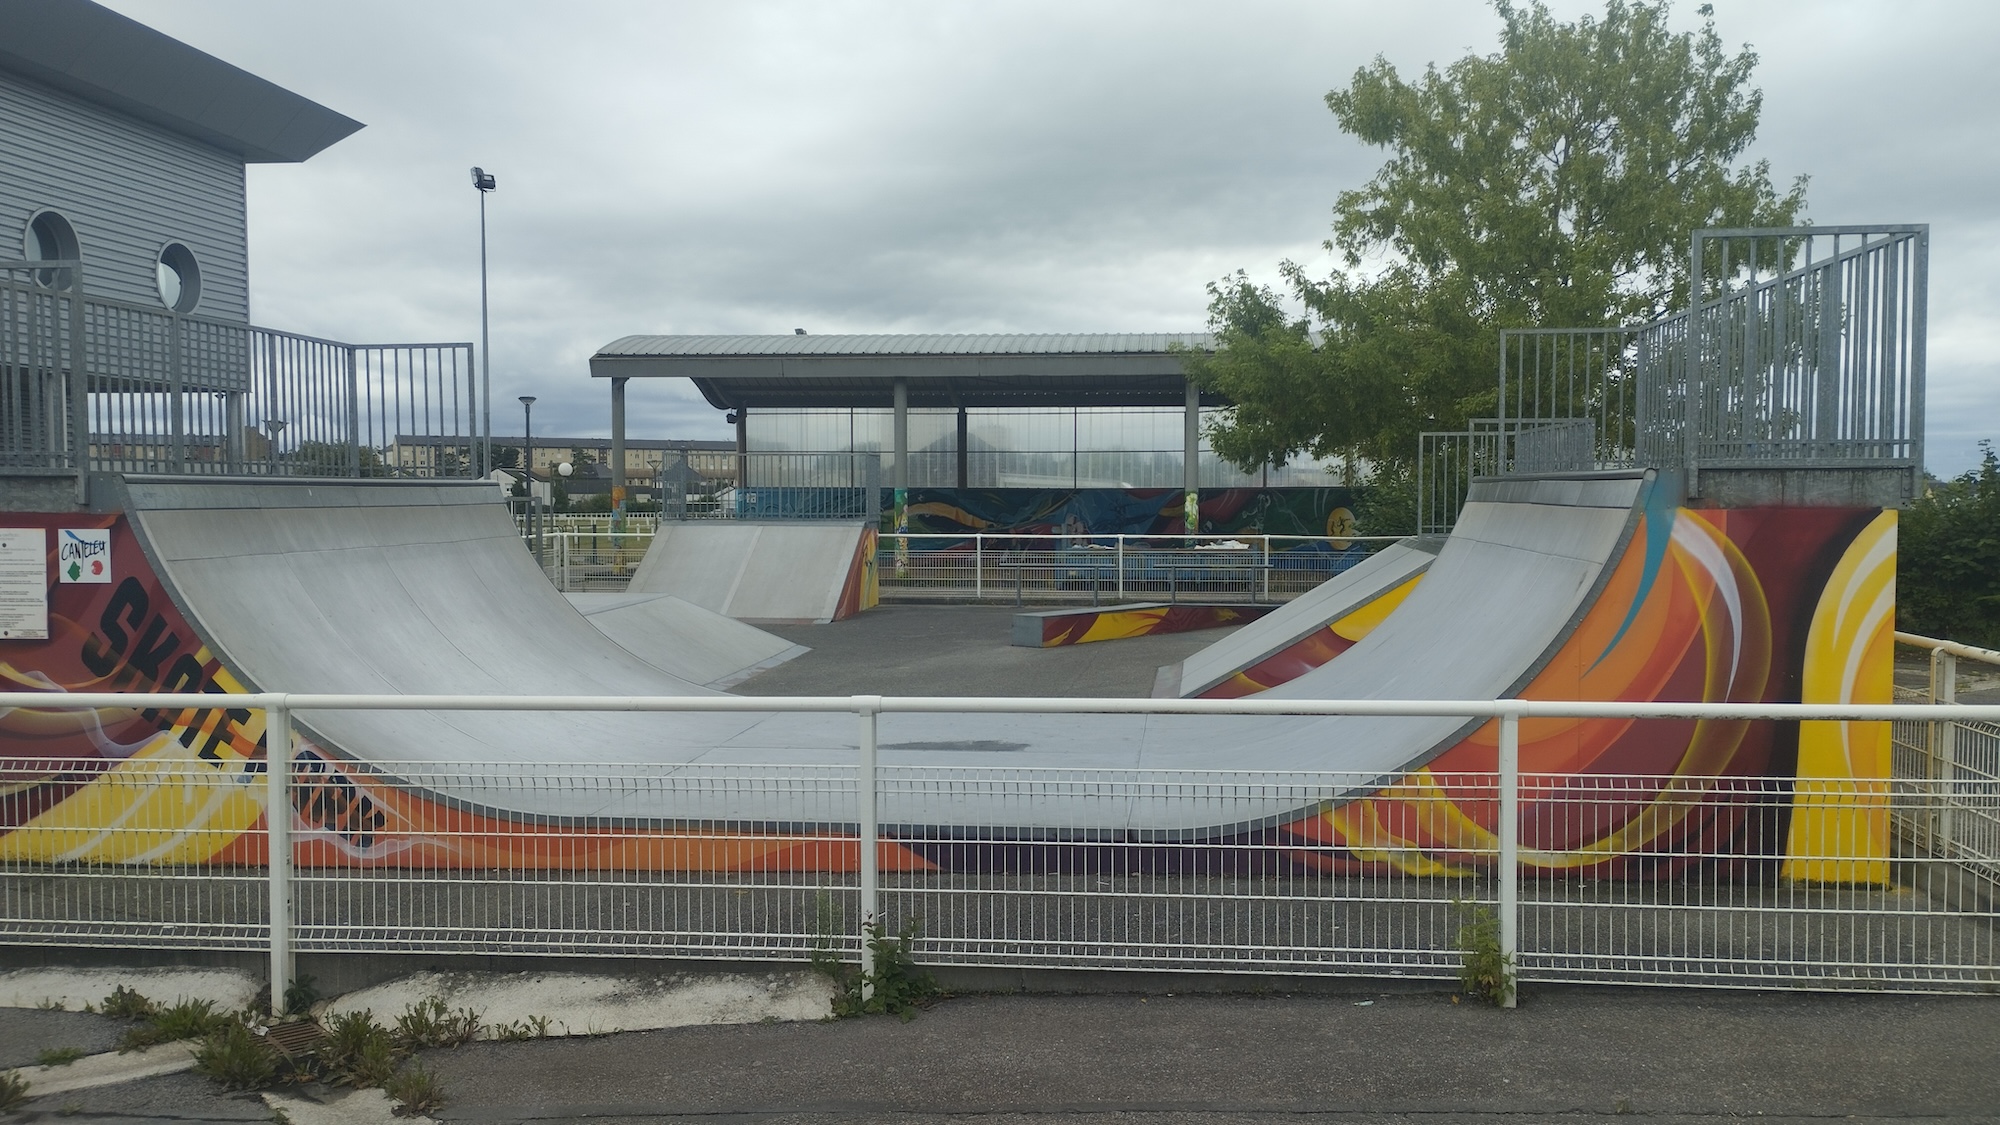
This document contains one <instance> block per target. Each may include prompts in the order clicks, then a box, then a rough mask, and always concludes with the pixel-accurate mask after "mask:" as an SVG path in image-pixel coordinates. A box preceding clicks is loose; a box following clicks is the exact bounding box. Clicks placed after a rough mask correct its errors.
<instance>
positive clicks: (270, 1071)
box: [194, 1019, 279, 1090]
mask: <svg viewBox="0 0 2000 1125" xmlns="http://www.w3.org/2000/svg"><path fill="white" fill-rule="evenodd" d="M278 1067H279V1060H278V1057H277V1055H276V1054H274V1053H273V1052H272V1050H271V1049H270V1047H269V1046H268V1045H266V1044H265V1043H264V1042H263V1040H262V1039H260V1038H259V1037H258V1036H257V1034H256V1033H255V1032H252V1031H251V1030H250V1029H249V1028H248V1027H246V1026H245V1025H244V1024H243V1022H242V1021H241V1020H237V1019H229V1020H227V1021H226V1022H225V1023H224V1024H223V1026H222V1027H220V1028H218V1029H216V1031H215V1032H214V1033H213V1034H211V1035H210V1036H209V1037H208V1038H207V1039H206V1040H204V1041H203V1042H202V1045H201V1046H199V1047H196V1048H195V1050H194V1072H195V1073H196V1074H199V1075H202V1076H203V1077H205V1078H209V1079H212V1080H214V1081H215V1082H216V1083H217V1084H219V1085H221V1087H222V1088H223V1089H225V1090H261V1089H263V1088H264V1087H266V1086H269V1085H271V1084H273V1083H274V1082H276V1081H277V1080H278Z"/></svg>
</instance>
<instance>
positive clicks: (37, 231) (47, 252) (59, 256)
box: [21, 211, 82, 289]
mask: <svg viewBox="0 0 2000 1125" xmlns="http://www.w3.org/2000/svg"><path fill="white" fill-rule="evenodd" d="M21 249H22V250H23V251H24V252H25V256H26V257H27V259H28V260H29V261H31V262H74V261H78V260H80V259H81V257H82V253H81V251H79V250H78V249H77V244H76V228H75V227H72V226H70V225H69V220H68V219H65V218H63V217H62V215H60V214H59V213H57V212H55V211H37V212H35V213H34V215H33V216H31V217H30V218H29V219H28V229H27V230H26V231H25V232H24V235H23V237H22V239H21ZM35 280H36V281H38V282H40V283H41V284H43V285H47V286H50V287H52V288H56V289H67V288H69V286H70V282H71V280H72V277H71V272H70V271H69V270H39V271H37V272H36V274H35Z"/></svg>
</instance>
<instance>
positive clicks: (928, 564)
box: [877, 533, 1391, 605]
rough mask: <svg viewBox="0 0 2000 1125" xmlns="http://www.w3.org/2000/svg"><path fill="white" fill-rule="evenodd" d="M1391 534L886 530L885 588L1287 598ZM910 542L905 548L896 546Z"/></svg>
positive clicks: (1078, 596)
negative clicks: (1068, 533) (903, 532)
mask: <svg viewBox="0 0 2000 1125" xmlns="http://www.w3.org/2000/svg"><path fill="white" fill-rule="evenodd" d="M1389 541H1391V540H1388V539H1385V538H1369V539H1339V538H1331V537H1323V536H1303V535H1248V536H1229V535H1216V534H1207V535H1199V536H1137V535H1097V536H1087V535H1074V536H1065V535H934V534H910V535H907V536H904V535H896V534H893V533H891V534H884V535H883V536H882V540H881V549H880V553H879V556H878V566H877V572H878V573H879V574H880V576H881V578H880V582H881V589H882V593H883V595H884V596H885V597H892V598H909V599H922V598H949V599H964V598H972V599H975V600H984V601H997V602H1006V601H1009V600H1012V601H1016V602H1018V603H1020V604H1023V605H1025V604H1028V603H1030V602H1033V603H1036V604H1072V605H1073V604H1090V605H1112V604H1118V603H1122V602H1129V601H1148V602H1153V601H1164V602H1170V603H1171V602H1181V601H1185V602H1270V601H1286V600H1289V599H1291V598H1294V597H1297V596H1298V595H1300V594H1302V593H1305V592H1306V591H1307V590H1310V589H1312V588H1313V587H1315V586H1318V585H1319V584H1320V583H1322V582H1324V581H1326V580H1327V579H1328V578H1331V577H1333V576H1334V575H1336V574H1339V573H1341V572H1342V571H1344V570H1346V569H1348V568H1349V567H1352V566H1354V565H1356V564H1358V563H1360V562H1361V561H1362V560H1364V559H1366V558H1367V557H1368V556H1369V554H1371V553H1372V552H1373V551H1375V550H1377V549H1379V548H1380V547H1381V546H1382V545H1383V544H1384V543H1386V542H1389ZM899 542H907V543H908V544H909V549H908V550H907V551H898V550H897V545H898V543H899Z"/></svg>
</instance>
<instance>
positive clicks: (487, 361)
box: [472, 166, 499, 476]
mask: <svg viewBox="0 0 2000 1125" xmlns="http://www.w3.org/2000/svg"><path fill="white" fill-rule="evenodd" d="M498 186H499V184H498V183H497V182H495V180H494V179H493V174H492V173H491V172H488V171H487V170H486V169H484V168H480V167H476V166H475V167H474V168H473V169H472V187H473V190H475V191H477V192H478V193H479V365H480V374H479V401H480V402H482V403H484V404H485V406H484V410H485V418H484V424H483V425H481V426H480V427H479V429H480V431H481V436H480V438H479V441H478V443H477V444H478V446H479V453H478V455H477V460H478V462H479V475H480V476H485V475H486V474H487V473H490V472H492V471H493V338H492V334H491V333H490V332H489V331H488V329H487V320H486V193H487V192H489V191H492V190H493V189H494V188H496V187H498Z"/></svg>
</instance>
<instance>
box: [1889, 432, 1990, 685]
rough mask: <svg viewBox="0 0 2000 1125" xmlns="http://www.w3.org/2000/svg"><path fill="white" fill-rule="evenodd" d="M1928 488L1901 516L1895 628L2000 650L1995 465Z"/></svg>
mask: <svg viewBox="0 0 2000 1125" xmlns="http://www.w3.org/2000/svg"><path fill="white" fill-rule="evenodd" d="M1979 452H1980V458H1979V466H1978V467H1977V468H1974V469H1971V470H1968V471H1967V472H1965V473H1962V474H1960V475H1959V476H1958V477H1956V478H1954V479H1952V480H1949V481H1946V482H1944V483H1943V484H1940V485H1938V486H1937V487H1935V488H1932V489H1931V490H1930V491H1929V492H1927V493H1926V494H1925V495H1923V496H1922V497H1920V498H1918V500H1917V502H1916V503H1914V504H1912V505H1910V508H1909V510H1908V511H1906V512H1904V513H1903V516H1902V521H1901V527H1900V529H1899V533H1898V536H1897V539H1898V543H1897V561H1896V620H1897V623H1898V625H1899V626H1900V627H1901V628H1902V629H1904V630H1906V631H1908V632H1912V633H1921V634H1923V635H1925V636H1930V637H1942V638H1944V639H1946V640H1953V641H1958V642H1961V643H1963V644H1971V645H1979V646H1981V647H1984V648H2000V458H1996V457H1995V456H1994V453H1993V444H1992V443H1991V442H1980V443H1979Z"/></svg>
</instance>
